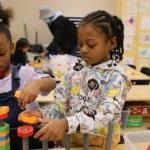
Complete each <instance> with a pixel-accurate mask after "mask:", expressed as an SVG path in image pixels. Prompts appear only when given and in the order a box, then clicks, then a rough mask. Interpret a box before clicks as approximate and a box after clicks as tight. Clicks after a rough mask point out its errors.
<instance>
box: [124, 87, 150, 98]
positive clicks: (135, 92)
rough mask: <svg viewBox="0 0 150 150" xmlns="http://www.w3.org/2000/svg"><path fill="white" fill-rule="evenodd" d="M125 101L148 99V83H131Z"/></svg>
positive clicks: (149, 94)
mask: <svg viewBox="0 0 150 150" xmlns="http://www.w3.org/2000/svg"><path fill="white" fill-rule="evenodd" d="M126 101H150V85H133V86H132V88H131V89H130V91H129V93H128V95H127V99H126Z"/></svg>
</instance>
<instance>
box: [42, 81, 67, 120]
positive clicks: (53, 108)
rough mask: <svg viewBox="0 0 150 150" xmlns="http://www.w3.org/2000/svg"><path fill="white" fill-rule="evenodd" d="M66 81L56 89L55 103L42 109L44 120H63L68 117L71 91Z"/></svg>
mask: <svg viewBox="0 0 150 150" xmlns="http://www.w3.org/2000/svg"><path fill="white" fill-rule="evenodd" d="M66 85H67V84H66V82H65V80H62V81H61V83H59V84H58V85H57V87H56V89H55V92H54V98H55V102H52V103H49V105H46V106H43V107H41V109H40V110H41V112H42V113H43V117H44V118H51V119H61V118H64V117H65V116H66V111H67V103H68V97H69V92H68V91H69V90H68V87H67V86H66Z"/></svg>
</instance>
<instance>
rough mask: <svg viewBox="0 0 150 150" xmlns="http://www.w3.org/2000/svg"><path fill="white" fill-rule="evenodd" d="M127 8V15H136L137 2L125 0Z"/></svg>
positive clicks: (136, 0)
mask: <svg viewBox="0 0 150 150" xmlns="http://www.w3.org/2000/svg"><path fill="white" fill-rule="evenodd" d="M127 7H128V12H129V13H135V14H136V13H137V11H138V0H127Z"/></svg>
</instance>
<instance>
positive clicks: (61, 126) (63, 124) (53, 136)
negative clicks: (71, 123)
mask: <svg viewBox="0 0 150 150" xmlns="http://www.w3.org/2000/svg"><path fill="white" fill-rule="evenodd" d="M41 122H43V123H45V125H44V127H43V128H41V129H40V130H39V131H38V132H37V133H36V134H35V135H34V138H39V140H41V141H53V140H61V139H62V138H63V136H64V134H65V132H66V131H67V130H68V122H67V120H66V119H61V120H56V119H50V120H49V121H47V120H42V121H41Z"/></svg>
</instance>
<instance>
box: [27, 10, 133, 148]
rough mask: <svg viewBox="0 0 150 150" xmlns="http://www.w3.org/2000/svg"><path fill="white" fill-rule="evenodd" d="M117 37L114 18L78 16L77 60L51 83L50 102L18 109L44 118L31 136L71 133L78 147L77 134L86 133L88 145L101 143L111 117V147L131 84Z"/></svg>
mask: <svg viewBox="0 0 150 150" xmlns="http://www.w3.org/2000/svg"><path fill="white" fill-rule="evenodd" d="M123 40H124V27H123V24H122V21H121V20H120V19H119V18H118V17H117V16H112V15H111V14H109V13H108V12H106V11H101V10H98V11H95V12H92V13H90V14H89V15H87V16H86V17H85V18H84V19H83V20H82V22H81V23H80V25H79V28H78V43H79V47H80V52H81V56H82V59H81V60H78V62H76V64H75V65H74V67H73V68H72V69H70V71H69V72H67V74H66V75H65V76H64V79H63V80H62V81H61V83H60V84H59V85H57V87H56V89H55V94H54V97H55V103H53V104H52V103H51V104H49V105H47V106H44V107H42V108H41V109H40V110H38V111H32V112H31V111H30V112H24V113H32V114H34V115H36V116H37V117H39V118H43V120H41V121H42V122H45V125H44V126H43V127H42V128H41V129H40V130H39V131H38V132H37V133H36V134H35V136H34V137H35V138H39V139H40V140H58V139H61V138H62V137H63V135H64V133H65V132H68V133H71V134H73V133H75V134H74V136H73V137H77V138H73V140H74V142H76V144H78V145H81V144H82V140H80V138H81V137H79V136H78V134H80V133H90V134H91V137H90V145H98V146H101V147H104V145H105V144H104V143H105V137H106V133H107V126H108V124H109V122H110V121H112V120H113V119H114V120H115V127H114V134H113V140H112V145H116V144H117V143H118V142H119V140H120V127H119V124H118V122H119V120H118V116H120V115H121V111H122V108H123V105H124V102H125V99H126V96H127V93H128V91H129V88H130V85H131V84H130V81H129V80H128V78H127V76H126V74H125V73H124V70H123V68H122V67H121V65H119V64H118V63H119V62H120V61H121V60H122V57H123V53H124V48H123ZM44 118H48V120H47V119H45V121H44ZM58 118H59V119H58ZM77 133H78V134H77ZM99 135H102V136H99Z"/></svg>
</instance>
